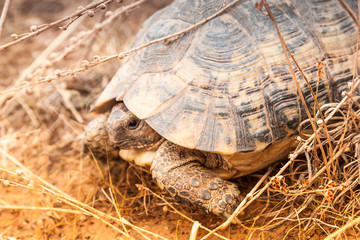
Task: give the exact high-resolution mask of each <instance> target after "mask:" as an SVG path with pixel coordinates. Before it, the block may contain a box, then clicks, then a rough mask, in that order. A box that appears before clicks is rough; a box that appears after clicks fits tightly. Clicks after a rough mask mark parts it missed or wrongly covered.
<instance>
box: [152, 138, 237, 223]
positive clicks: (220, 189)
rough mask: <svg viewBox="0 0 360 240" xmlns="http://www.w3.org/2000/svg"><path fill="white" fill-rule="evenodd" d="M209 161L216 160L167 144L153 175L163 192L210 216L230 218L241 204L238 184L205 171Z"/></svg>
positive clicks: (153, 170)
mask: <svg viewBox="0 0 360 240" xmlns="http://www.w3.org/2000/svg"><path fill="white" fill-rule="evenodd" d="M208 160H210V161H213V158H212V159H209V158H207V157H206V154H203V153H202V152H200V151H197V150H190V149H186V148H183V147H180V146H178V145H175V144H173V143H171V142H169V141H166V142H164V143H163V144H162V145H161V146H160V148H159V149H158V150H157V152H156V155H155V158H154V160H153V162H152V165H151V172H152V176H153V178H154V179H155V180H156V182H157V184H158V185H159V186H160V188H162V189H163V188H165V189H166V190H167V191H168V192H170V194H171V195H173V196H176V197H178V198H180V199H181V200H182V201H184V202H187V203H192V204H194V205H197V206H199V207H201V208H203V209H204V210H205V211H207V212H208V211H211V212H213V213H215V214H216V215H221V216H225V217H229V216H230V215H231V213H232V212H233V211H234V210H235V208H236V207H237V205H238V203H239V196H240V191H239V189H238V187H237V185H236V184H234V183H231V182H229V181H226V180H223V179H221V178H220V177H219V176H218V175H217V174H216V173H215V172H213V171H212V170H211V169H209V168H206V167H204V165H206V166H209V165H212V164H205V163H206V161H208ZM222 161H223V160H222ZM214 165H219V164H214ZM220 165H221V164H220Z"/></svg>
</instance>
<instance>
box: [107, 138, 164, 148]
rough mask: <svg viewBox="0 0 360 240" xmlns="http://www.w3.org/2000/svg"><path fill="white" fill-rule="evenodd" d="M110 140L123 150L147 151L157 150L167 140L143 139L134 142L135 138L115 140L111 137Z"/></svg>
mask: <svg viewBox="0 0 360 240" xmlns="http://www.w3.org/2000/svg"><path fill="white" fill-rule="evenodd" d="M110 141H111V142H113V143H114V145H115V146H116V147H117V148H119V149H123V150H136V149H141V150H147V151H155V150H157V149H158V148H159V146H160V145H161V144H162V143H163V142H164V141H165V139H164V138H160V139H159V140H158V141H155V142H154V141H146V140H145V139H143V141H137V142H133V141H134V140H133V139H128V140H122V141H114V140H113V139H111V138H110Z"/></svg>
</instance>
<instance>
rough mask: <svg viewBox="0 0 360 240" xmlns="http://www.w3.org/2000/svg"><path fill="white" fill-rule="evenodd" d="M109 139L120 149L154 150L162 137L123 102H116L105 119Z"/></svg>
mask: <svg viewBox="0 0 360 240" xmlns="http://www.w3.org/2000/svg"><path fill="white" fill-rule="evenodd" d="M106 130H107V132H108V134H109V139H110V141H111V142H112V143H114V144H115V146H117V147H119V148H120V149H145V150H155V149H156V148H157V147H158V146H159V145H160V143H161V142H162V141H163V138H162V137H161V136H160V135H159V134H158V133H157V132H156V131H155V130H154V129H152V128H151V127H150V126H149V125H148V124H147V123H146V122H145V121H144V120H141V119H139V118H137V117H136V116H135V115H134V114H132V113H131V112H130V111H129V110H128V109H127V107H126V106H125V104H124V103H123V102H120V103H118V104H116V105H115V106H114V107H113V108H112V110H111V113H110V115H109V117H108V119H107V121H106Z"/></svg>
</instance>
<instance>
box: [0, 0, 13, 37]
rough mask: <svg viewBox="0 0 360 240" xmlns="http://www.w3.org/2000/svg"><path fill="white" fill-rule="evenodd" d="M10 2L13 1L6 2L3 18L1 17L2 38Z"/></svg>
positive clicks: (0, 31) (2, 13) (0, 29)
mask: <svg viewBox="0 0 360 240" xmlns="http://www.w3.org/2000/svg"><path fill="white" fill-rule="evenodd" d="M10 1H11V0H5V3H4V7H3V10H2V12H1V17H0V37H1V33H2V30H3V28H4V24H5V19H6V16H7V13H8V10H9V6H10Z"/></svg>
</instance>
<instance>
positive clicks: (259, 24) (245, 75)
mask: <svg viewBox="0 0 360 240" xmlns="http://www.w3.org/2000/svg"><path fill="white" fill-rule="evenodd" d="M222 2H223V1H219V0H206V1H205V0H204V1H200V0H199V1H192V0H175V1H174V2H173V3H172V4H171V5H170V6H168V7H166V8H165V9H162V10H160V11H158V12H157V13H155V14H154V15H153V16H152V17H150V18H149V19H148V20H147V21H146V22H145V23H144V24H143V27H142V29H141V30H140V31H139V33H138V35H137V37H136V40H135V43H134V46H139V45H141V44H143V43H146V42H149V41H152V40H155V39H158V38H161V37H164V36H167V35H169V34H173V33H175V32H178V31H181V30H183V29H185V28H187V27H189V26H192V25H193V24H195V23H197V22H199V21H201V20H203V19H205V18H207V17H209V16H211V15H212V14H214V13H215V12H216V11H218V9H219V7H221V5H222ZM230 2H232V1H230V0H229V1H226V3H227V4H229V3H230ZM268 2H269V5H270V8H271V10H272V12H273V14H274V17H275V20H276V22H277V24H278V27H279V29H280V32H281V34H282V36H283V38H284V40H285V42H286V44H287V46H288V48H289V50H290V52H291V53H292V54H293V56H294V58H295V59H296V61H297V63H298V65H299V66H300V68H301V70H302V71H303V73H304V74H305V76H306V77H307V79H308V80H309V82H310V85H311V88H312V89H313V91H314V92H316V94H317V99H318V101H319V102H320V104H321V103H324V102H328V101H335V100H337V99H339V98H340V97H341V92H342V91H344V90H347V86H348V82H349V81H351V80H352V78H353V72H354V59H353V56H354V53H355V46H356V41H357V27H356V24H355V23H354V22H353V20H352V19H351V17H350V15H349V14H348V13H347V12H346V11H345V10H344V8H343V7H342V6H341V5H340V4H339V2H338V1H337V0H321V1H318V0H316V1H315V0H297V1H284V0H281V1H280V0H279V1H274V0H272V1H270V0H269V1H268ZM347 4H348V5H349V6H350V8H351V9H353V11H354V12H355V13H357V6H356V0H352V1H350V0H349V1H347ZM319 62H322V63H324V67H323V68H322V69H321V70H322V71H323V72H324V73H325V74H324V75H323V76H322V77H319V69H318V67H317V66H318V64H319ZM292 68H293V69H294V71H295V75H296V77H297V80H298V81H299V83H300V86H301V89H302V94H303V95H304V98H305V101H306V104H307V106H308V107H309V108H310V109H312V108H313V105H314V99H313V97H312V95H311V93H310V90H309V88H308V87H307V84H306V82H305V79H304V77H303V76H302V74H301V72H300V70H299V69H298V68H297V66H296V65H295V63H294V62H293V61H292ZM115 100H116V101H124V103H125V105H126V106H127V107H128V109H129V110H130V111H131V112H132V113H133V114H134V115H136V116H137V117H139V118H140V119H145V120H146V122H147V123H148V124H149V125H150V126H151V127H152V128H153V129H154V130H156V131H157V132H158V133H159V134H160V135H162V136H163V137H165V138H166V139H168V140H169V141H171V142H173V143H176V144H179V145H181V146H184V147H187V148H191V149H199V150H204V151H210V152H218V153H222V154H233V153H236V152H238V153H242V152H254V151H256V152H257V151H261V150H263V149H265V148H267V147H268V146H269V145H271V144H272V143H273V142H276V141H277V140H281V139H284V138H285V137H288V136H291V135H293V134H295V133H296V128H297V126H298V124H299V122H300V121H302V120H303V119H304V118H306V117H307V116H306V113H305V111H304V107H305V106H303V103H302V101H301V99H300V96H299V94H298V92H297V88H296V85H295V82H294V79H293V78H292V75H291V73H290V67H289V65H288V64H287V61H286V58H285V54H284V52H283V49H282V46H281V44H280V40H279V37H278V34H277V32H276V29H275V27H274V24H273V22H272V21H271V19H270V17H269V16H267V15H266V14H264V13H263V12H261V11H259V10H257V9H256V8H255V7H254V4H253V3H252V2H251V1H240V2H239V3H238V4H236V5H235V6H234V7H232V8H231V9H230V10H228V11H226V12H224V13H223V14H221V15H220V16H218V17H216V18H214V19H212V20H210V21H209V22H207V23H206V24H204V25H201V26H200V27H198V28H196V29H194V30H192V31H190V32H187V33H184V34H183V35H181V36H180V37H178V38H176V39H171V41H170V43H169V44H164V43H162V42H161V43H157V44H153V45H151V46H149V47H147V48H144V49H142V50H140V51H137V52H135V53H133V54H132V56H130V57H129V58H128V59H127V61H126V63H125V64H124V65H123V66H122V67H121V68H120V70H119V71H118V72H117V73H116V75H115V76H114V77H113V79H112V80H111V82H110V83H109V84H108V86H107V87H106V89H105V90H104V92H103V93H102V95H101V96H100V97H99V99H98V101H97V103H96V107H95V111H97V112H102V111H104V110H107V108H109V106H111V105H112V104H113V103H114V101H115Z"/></svg>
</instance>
